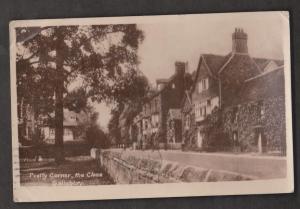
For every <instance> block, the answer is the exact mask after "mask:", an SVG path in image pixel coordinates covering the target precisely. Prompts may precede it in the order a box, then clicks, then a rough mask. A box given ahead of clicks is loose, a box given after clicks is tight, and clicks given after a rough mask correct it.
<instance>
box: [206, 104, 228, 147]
mask: <svg viewBox="0 0 300 209" xmlns="http://www.w3.org/2000/svg"><path fill="white" fill-rule="evenodd" d="M200 131H201V133H203V135H204V139H203V149H204V150H206V151H223V150H226V149H228V148H230V147H231V145H232V142H231V140H230V138H229V136H228V134H227V133H226V132H225V131H224V128H223V121H222V110H221V109H220V108H215V109H214V110H213V111H212V113H211V114H210V115H208V116H207V117H206V119H205V121H204V124H203V126H202V127H201V130H200Z"/></svg>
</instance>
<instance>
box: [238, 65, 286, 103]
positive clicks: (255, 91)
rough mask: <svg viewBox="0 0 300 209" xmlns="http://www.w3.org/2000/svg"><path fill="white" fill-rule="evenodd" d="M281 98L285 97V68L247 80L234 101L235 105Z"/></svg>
mask: <svg viewBox="0 0 300 209" xmlns="http://www.w3.org/2000/svg"><path fill="white" fill-rule="evenodd" d="M279 96H284V68H283V67H279V68H277V69H274V70H273V71H269V72H265V73H262V74H260V75H258V76H255V77H253V78H250V79H248V80H246V81H245V82H244V84H243V86H242V88H241V90H240V91H239V93H238V95H237V96H236V98H235V99H234V101H233V105H234V104H241V103H245V102H251V101H259V100H264V99H266V98H270V97H279Z"/></svg>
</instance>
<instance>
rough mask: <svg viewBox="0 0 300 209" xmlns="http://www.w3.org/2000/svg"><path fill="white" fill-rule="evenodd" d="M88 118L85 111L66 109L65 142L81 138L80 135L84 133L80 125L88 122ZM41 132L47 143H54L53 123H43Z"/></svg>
mask: <svg viewBox="0 0 300 209" xmlns="http://www.w3.org/2000/svg"><path fill="white" fill-rule="evenodd" d="M87 120H88V116H87V115H86V114H85V113H84V112H83V111H82V112H80V113H76V112H73V111H69V110H67V109H64V121H63V125H64V135H63V139H64V142H66V141H75V140H81V138H80V136H81V135H82V133H81V132H80V126H81V125H82V124H83V123H85V122H87ZM41 133H42V136H43V138H44V141H45V142H46V143H49V144H54V142H55V127H54V124H53V123H51V122H49V123H44V124H43V125H41Z"/></svg>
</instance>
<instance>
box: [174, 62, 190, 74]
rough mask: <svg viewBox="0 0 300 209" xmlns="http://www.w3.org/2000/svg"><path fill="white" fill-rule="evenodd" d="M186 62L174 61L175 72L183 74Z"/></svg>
mask: <svg viewBox="0 0 300 209" xmlns="http://www.w3.org/2000/svg"><path fill="white" fill-rule="evenodd" d="M187 66H188V65H187V62H179V61H176V62H175V73H176V74H184V73H185V71H186V70H187Z"/></svg>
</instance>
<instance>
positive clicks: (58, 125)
mask: <svg viewBox="0 0 300 209" xmlns="http://www.w3.org/2000/svg"><path fill="white" fill-rule="evenodd" d="M63 84H64V83H63V79H62V78H58V79H57V86H56V88H55V162H56V163H58V164H60V163H61V162H63V161H64V138H63V136H64V125H63V121H64V111H63V108H64V107H63Z"/></svg>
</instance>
